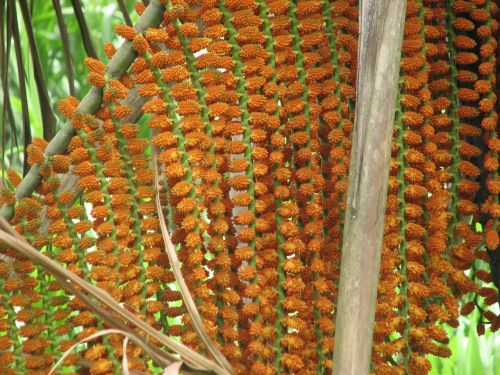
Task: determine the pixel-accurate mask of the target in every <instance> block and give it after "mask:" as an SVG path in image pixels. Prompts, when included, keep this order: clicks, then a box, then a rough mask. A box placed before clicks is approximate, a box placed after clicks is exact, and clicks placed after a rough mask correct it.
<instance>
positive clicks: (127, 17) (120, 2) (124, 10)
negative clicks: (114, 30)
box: [118, 0, 132, 26]
mask: <svg viewBox="0 0 500 375" xmlns="http://www.w3.org/2000/svg"><path fill="white" fill-rule="evenodd" d="M118 7H119V8H120V11H121V12H122V14H123V20H124V21H125V23H126V24H127V25H128V26H132V20H131V19H130V15H129V14H128V10H127V6H126V5H125V2H124V1H123V0H118Z"/></svg>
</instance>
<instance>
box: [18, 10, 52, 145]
mask: <svg viewBox="0 0 500 375" xmlns="http://www.w3.org/2000/svg"><path fill="white" fill-rule="evenodd" d="M19 5H20V7H21V13H22V16H23V20H24V29H25V30H26V35H27V37H28V43H29V47H30V54H31V61H32V64H33V70H34V77H35V83H36V89H37V93H38V101H39V102H40V111H41V113H42V125H43V138H44V139H45V140H47V141H50V140H51V139H52V138H53V137H54V134H55V133H56V123H57V120H56V117H55V116H54V113H53V112H52V107H51V105H50V98H49V93H48V91H47V86H46V85H45V78H44V75H43V70H42V63H41V62H40V55H39V53H38V47H37V45H36V40H35V33H34V31H33V24H32V22H31V15H30V10H29V6H28V3H27V2H26V0H19ZM27 145H28V144H26V145H25V146H27Z"/></svg>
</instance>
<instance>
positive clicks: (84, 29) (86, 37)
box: [71, 0, 97, 59]
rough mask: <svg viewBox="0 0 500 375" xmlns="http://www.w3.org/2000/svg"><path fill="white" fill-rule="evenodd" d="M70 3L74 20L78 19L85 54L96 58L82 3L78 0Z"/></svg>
mask: <svg viewBox="0 0 500 375" xmlns="http://www.w3.org/2000/svg"><path fill="white" fill-rule="evenodd" d="M71 5H73V11H74V12H75V17H76V20H77V21H78V26H79V28H80V35H81V36H82V40H83V47H84V48H85V52H87V56H89V57H93V58H94V59H97V53H96V51H95V49H94V45H93V44H92V38H91V36H90V31H89V27H88V26H87V21H86V20H85V15H84V14H83V9H82V4H81V3H80V0H71Z"/></svg>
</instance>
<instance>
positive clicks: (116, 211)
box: [0, 0, 500, 374]
mask: <svg viewBox="0 0 500 375" xmlns="http://www.w3.org/2000/svg"><path fill="white" fill-rule="evenodd" d="M136 11H137V12H138V13H139V14H140V15H141V14H142V17H143V18H144V17H146V16H148V17H151V14H154V13H155V12H156V14H157V19H158V22H156V25H150V27H147V28H140V27H136V28H132V27H130V26H125V25H117V26H116V27H115V32H116V33H117V34H118V35H119V36H120V37H122V38H124V40H125V41H124V44H123V46H122V47H121V48H120V49H119V50H118V51H117V50H115V47H113V46H112V45H110V44H106V45H105V51H106V54H107V55H108V57H109V59H110V60H111V61H113V60H115V61H118V60H120V61H122V60H126V59H124V58H123V56H125V54H124V53H123V50H124V49H125V50H127V51H128V53H129V55H130V54H132V55H131V56H132V57H131V58H130V57H128V58H129V62H128V64H126V65H127V66H126V67H125V68H124V69H123V72H121V73H120V74H115V73H114V72H110V70H109V68H107V65H106V64H105V63H103V62H100V61H98V60H95V59H92V58H88V59H87V60H86V64H87V67H88V70H89V74H88V80H89V82H91V84H92V85H93V86H94V88H93V90H94V91H93V93H94V94H95V93H97V94H96V95H97V97H98V99H99V102H98V105H97V107H96V110H92V111H88V110H86V109H85V108H86V107H85V106H86V103H84V102H82V103H80V102H79V101H78V100H77V99H76V98H74V97H69V98H67V99H64V100H62V101H61V102H60V103H59V109H60V112H61V113H62V114H63V115H64V116H65V117H67V118H68V121H69V122H68V124H69V127H68V126H67V127H65V128H64V131H65V132H66V133H65V134H66V136H64V137H63V136H61V137H60V138H58V137H56V138H55V140H54V141H52V142H51V143H54V144H55V143H57V142H59V143H58V145H59V147H53V146H54V145H53V144H50V145H47V142H45V141H43V140H40V139H34V141H33V143H32V145H31V146H30V148H29V150H28V158H29V159H28V161H29V163H30V165H31V166H32V168H35V169H36V172H37V173H36V176H37V177H38V176H39V177H38V179H36V189H35V191H34V192H33V193H31V192H29V193H26V189H24V190H23V191H22V192H21V193H19V190H18V193H17V195H16V189H15V187H16V186H18V185H19V186H22V184H23V183H24V181H23V182H21V180H22V179H21V177H20V176H19V175H17V174H16V173H15V172H13V171H10V172H9V181H10V182H9V187H6V188H4V189H3V190H2V196H1V197H2V203H4V204H7V205H9V206H12V207H13V214H12V215H11V216H12V217H11V219H10V223H11V224H12V225H13V226H14V227H15V229H16V230H17V231H18V232H19V233H21V234H22V235H23V236H24V237H25V238H26V239H27V240H28V242H29V243H31V244H32V245H33V246H34V247H36V248H37V249H39V250H40V251H41V252H43V253H44V254H46V255H47V256H49V257H51V258H53V259H55V260H57V261H58V262H59V263H60V264H62V265H64V266H65V267H66V268H67V269H68V270H70V271H72V272H74V273H76V274H77V275H79V276H81V277H82V278H84V279H86V280H88V281H91V282H92V283H94V284H95V285H97V286H98V287H100V288H102V289H103V290H105V291H107V292H108V293H109V294H110V295H111V296H113V297H114V298H115V299H116V300H117V301H119V302H120V303H121V304H122V305H123V306H124V307H126V308H127V309H128V310H130V311H132V312H134V314H136V316H138V317H140V318H141V319H143V320H144V321H146V322H147V323H149V324H150V325H151V326H153V327H154V328H155V329H157V330H158V331H161V332H163V333H164V334H166V335H168V336H171V337H176V338H178V339H180V340H181V341H182V342H183V343H185V344H186V345H188V346H190V347H191V348H193V349H194V350H196V351H198V352H200V353H202V354H206V353H207V349H206V347H205V346H204V345H203V344H202V342H201V341H200V339H199V337H198V335H197V334H196V332H195V330H194V329H193V326H192V321H191V318H190V315H189V314H188V312H187V310H186V307H185V304H184V303H183V302H182V298H181V294H180V292H179V289H178V287H177V284H176V282H175V277H174V275H173V272H172V269H171V264H170V262H169V258H168V257H167V255H166V253H165V251H164V247H165V245H164V238H163V236H162V232H161V230H160V220H165V222H166V225H167V227H168V229H169V232H170V234H171V238H172V241H173V243H174V244H175V245H176V248H177V251H178V258H179V260H180V261H181V262H182V268H181V269H182V274H183V276H184V278H185V280H186V283H187V285H188V287H189V289H190V291H191V294H192V296H193V298H194V300H195V302H196V305H197V308H198V310H199V311H200V313H201V315H202V317H203V320H204V325H205V328H206V330H207V331H208V333H209V335H210V336H211V337H212V339H213V340H214V341H215V342H216V343H217V345H218V346H219V347H220V350H221V351H222V353H223V354H224V355H225V356H226V358H227V359H228V360H229V362H230V363H231V365H232V367H233V368H234V371H235V373H238V374H243V373H246V372H248V371H250V373H252V374H275V373H290V374H292V373H293V374H313V373H326V372H329V371H331V370H330V369H331V368H332V359H333V355H332V353H333V349H334V340H333V337H334V332H335V325H334V315H335V305H336V296H337V286H338V279H339V270H340V267H339V262H340V254H341V247H342V230H343V223H344V212H345V206H346V204H345V201H346V195H347V184H348V179H347V177H348V168H349V151H350V148H351V144H350V135H351V132H352V130H353V123H354V110H355V105H356V95H355V78H356V71H357V63H358V62H357V49H358V46H357V36H358V28H359V25H358V12H359V10H358V5H357V4H356V1H355V0H340V1H337V0H332V1H327V0H312V1H309V0H307V1H305V0H299V1H287V0H275V1H265V0H218V1H216V0H208V1H199V0H171V1H166V0H162V1H151V3H150V4H149V5H148V7H147V8H146V7H145V6H144V5H142V3H138V4H137V5H136ZM406 13H407V14H406V24H405V28H404V40H403V46H402V58H401V67H400V79H399V86H398V87H399V90H398V95H397V104H396V108H397V109H396V116H395V123H394V136H393V142H392V157H391V165H390V177H389V182H388V196H387V213H386V220H385V228H384V241H383V248H382V261H381V273H380V285H379V290H378V296H377V310H376V319H375V320H376V324H375V328H374V335H373V339H374V342H373V353H372V369H373V372H374V373H375V374H425V373H427V372H428V371H429V370H430V362H429V361H428V360H427V359H426V355H427V354H433V355H436V356H440V357H447V356H449V355H450V351H449V349H448V348H447V346H446V344H447V342H448V337H447V334H446V332H445V330H444V329H443V328H442V325H443V324H446V325H450V326H452V327H456V326H457V325H458V317H459V311H460V306H459V302H460V303H463V306H462V307H461V310H462V313H464V314H468V313H470V312H471V311H472V310H473V309H475V308H477V309H479V311H480V314H479V315H480V321H479V322H478V331H479V332H484V327H485V325H488V326H489V327H490V328H491V329H492V330H496V329H497V328H499V326H500V319H499V318H498V317H497V316H496V315H495V313H493V312H492V311H490V310H489V306H491V305H494V304H495V303H496V302H497V290H496V289H495V287H494V285H493V284H492V282H493V283H495V284H496V283H497V281H498V277H499V272H500V269H499V265H498V262H499V261H500V256H499V255H497V253H496V252H497V251H499V250H498V246H499V240H498V232H499V225H498V218H499V216H500V205H499V201H498V193H499V190H500V181H499V177H498V160H499V159H498V153H499V152H500V140H499V138H498V132H497V131H498V125H497V120H498V118H497V117H498V115H497V112H496V105H497V103H496V95H495V91H496V58H495V56H496V54H497V41H496V37H497V33H498V24H497V21H496V20H495V17H496V16H497V14H498V7H497V3H496V2H495V1H490V0H471V1H462V0H456V1H454V0H448V1H443V0H409V1H408V3H407V11H406ZM158 15H159V16H158ZM143 18H141V20H142V19H143ZM140 22H141V21H140ZM129 55H127V56H129ZM122 62H123V61H122ZM111 64H113V63H111ZM122 73H123V74H122ZM359 84H363V83H362V82H360V83H359ZM131 98H134V99H133V100H132V99H131ZM88 112H91V113H88ZM61 150H64V151H61ZM157 177H159V183H158V184H156V183H155V180H156V178H157ZM158 189H159V193H160V199H161V207H162V212H161V215H160V213H159V212H158V211H157V209H156V205H155V194H156V192H157V190H158ZM361 209H362V208H361ZM0 260H1V261H0V276H1V277H0V290H1V292H2V293H1V295H0V317H1V319H0V368H1V370H0V371H1V372H2V373H5V374H8V373H27V374H39V373H40V374H41V373H45V372H46V371H47V370H48V369H50V367H51V366H52V365H53V364H54V362H55V361H56V360H57V358H58V357H60V355H61V354H62V353H63V352H64V351H65V350H66V349H68V348H69V347H70V346H71V345H73V344H74V343H76V342H77V341H79V340H80V339H82V338H84V337H87V336H89V335H90V334H93V333H95V332H97V331H98V330H100V329H102V328H104V327H105V324H104V323H103V322H102V320H101V319H100V318H98V317H96V316H95V315H94V314H93V313H92V312H91V311H89V310H88V309H87V307H86V305H85V304H84V303H82V301H80V300H79V299H78V298H76V297H74V296H72V295H71V294H70V293H68V292H66V291H65V290H64V289H63V287H62V286H61V285H60V283H58V282H57V281H56V280H55V279H54V278H53V277H52V276H51V275H50V274H48V273H47V272H46V271H45V270H44V269H43V268H42V267H40V266H38V265H36V264H34V263H33V262H31V261H30V260H27V259H25V258H23V257H22V256H20V255H19V254H18V253H17V252H16V251H14V250H13V249H11V248H9V247H7V246H3V247H1V249H0ZM489 263H491V267H492V272H490V268H489V267H490V266H489V265H488V264H489ZM495 267H497V268H495ZM492 276H493V277H492ZM122 343H123V337H121V336H119V335H116V334H112V335H109V336H107V337H105V338H102V339H98V340H95V341H92V342H91V343H88V344H85V345H81V346H80V347H79V350H78V351H77V352H75V353H73V354H72V355H71V356H70V357H68V359H67V360H66V366H70V365H75V364H81V363H82V362H81V361H80V362H78V361H79V359H82V358H83V359H85V360H86V361H87V363H90V372H91V373H92V374H107V373H113V372H117V371H118V372H119V371H120V363H121V358H122V357H123V346H122ZM127 354H128V355H127V357H128V364H129V366H130V368H132V369H136V370H140V371H152V369H153V368H155V367H154V365H153V364H151V363H150V362H149V363H148V361H149V358H148V356H147V355H145V353H144V352H143V350H142V349H140V348H139V347H137V346H135V345H134V344H132V343H129V344H128V346H127ZM67 368H70V367H67ZM148 368H149V370H148ZM73 369H74V367H73Z"/></svg>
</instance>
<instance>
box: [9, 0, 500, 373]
mask: <svg viewBox="0 0 500 375" xmlns="http://www.w3.org/2000/svg"><path fill="white" fill-rule="evenodd" d="M10 1H12V0H10ZM56 1H59V2H60V4H61V9H62V13H63V16H64V21H65V24H66V27H67V31H68V35H69V47H70V49H71V65H72V69H73V75H74V87H75V93H76V96H77V97H79V98H81V97H83V95H84V94H85V93H86V92H87V90H88V89H89V84H88V83H87V82H86V79H85V77H86V75H87V71H86V68H85V65H84V63H83V59H84V58H85V57H86V56H87V54H86V51H85V48H84V45H83V42H82V36H81V30H80V26H79V24H78V21H77V18H76V17H75V14H74V9H73V6H72V3H71V1H70V0H56ZM8 3H9V0H0V9H1V13H0V18H1V25H0V26H1V27H2V33H1V34H0V41H1V44H2V46H1V47H2V53H1V56H0V68H1V67H3V66H5V64H8V70H9V74H8V79H7V81H6V82H2V86H1V89H0V120H1V119H3V118H4V117H5V118H7V119H6V121H2V122H1V129H0V130H1V146H2V148H3V150H4V159H3V160H2V175H3V174H4V173H5V169H7V168H10V167H12V168H14V169H16V170H18V171H21V170H22V169H23V162H24V155H23V152H24V149H25V146H26V145H24V144H23V137H24V134H23V126H22V123H23V111H22V105H23V103H22V99H21V85H20V82H19V80H18V68H17V66H18V65H17V60H16V55H15V53H14V48H13V42H11V43H12V45H11V48H10V49H11V50H10V53H9V56H6V30H7V28H8V25H9V20H8V18H7V13H6V11H5V10H6V7H7V5H8ZM13 3H17V1H14V2H13ZM123 3H124V4H125V6H126V8H127V10H128V12H129V16H130V18H131V20H132V22H133V23H134V22H135V21H136V20H137V18H138V16H137V14H135V12H134V11H133V6H134V3H135V1H134V0H124V1H123ZM28 4H29V7H30V9H31V24H28V25H26V24H25V23H24V21H23V18H22V16H21V11H20V9H19V4H18V5H17V17H16V19H11V20H10V21H11V22H16V23H17V25H18V26H19V34H20V44H21V51H22V54H21V55H22V64H23V66H24V73H25V78H26V79H25V82H24V83H22V84H24V85H25V88H26V94H27V108H28V110H29V111H28V114H29V124H30V131H31V136H32V137H43V121H42V115H41V108H40V101H39V97H38V91H37V87H36V81H35V73H34V66H33V61H32V57H31V54H30V47H29V42H28V38H27V27H28V28H31V29H32V30H33V32H34V35H35V38H36V43H37V47H38V52H39V58H40V62H41V66H42V72H43V78H44V82H45V85H46V89H47V92H48V94H49V99H50V102H51V107H52V109H53V112H54V114H55V116H56V117H57V119H58V125H60V124H61V122H60V120H61V116H60V114H59V113H58V112H57V110H56V107H57V101H58V100H59V99H61V98H64V97H66V96H68V95H69V93H70V91H69V82H68V74H67V73H68V72H67V68H66V64H65V60H64V52H63V40H62V38H61V30H60V29H59V25H58V22H57V18H56V13H55V11H54V7H53V2H52V1H43V0H31V1H28ZM81 6H82V8H83V10H84V15H85V19H86V22H87V25H88V29H89V30H90V37H91V40H92V42H93V45H94V48H95V50H96V52H97V54H98V56H99V58H100V59H103V60H105V54H104V51H103V43H104V42H105V41H110V42H112V43H114V44H115V46H117V45H118V43H119V42H118V39H117V37H116V35H115V34H114V33H113V26H114V25H116V24H117V23H124V16H123V13H122V12H121V10H120V7H119V2H118V1H116V0H111V1H110V0H81ZM1 70H2V69H0V71H1ZM7 85H8V90H9V97H10V102H11V107H12V114H13V119H14V121H13V123H10V122H9V121H8V116H4V111H6V110H7V109H6V105H5V103H4V102H3V99H4V91H5V90H6V89H7V87H6V86H7ZM477 321H478V314H477V311H476V312H474V313H473V314H471V315H470V316H468V317H462V318H461V325H460V327H459V328H458V329H448V328H447V330H448V332H449V334H450V337H451V340H450V341H451V342H450V348H451V349H452V351H453V355H452V356H451V357H450V358H447V359H441V358H437V357H433V356H429V359H430V360H431V362H432V367H433V369H432V371H431V374H432V375H462V374H464V375H468V374H485V375H500V335H499V334H493V333H491V332H486V334H485V335H483V336H480V337H479V336H478V335H477V333H476V325H477Z"/></svg>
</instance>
